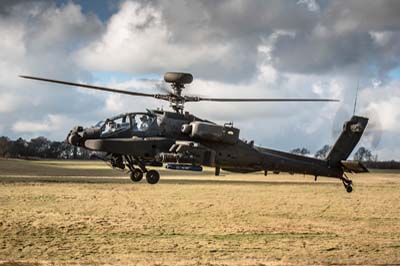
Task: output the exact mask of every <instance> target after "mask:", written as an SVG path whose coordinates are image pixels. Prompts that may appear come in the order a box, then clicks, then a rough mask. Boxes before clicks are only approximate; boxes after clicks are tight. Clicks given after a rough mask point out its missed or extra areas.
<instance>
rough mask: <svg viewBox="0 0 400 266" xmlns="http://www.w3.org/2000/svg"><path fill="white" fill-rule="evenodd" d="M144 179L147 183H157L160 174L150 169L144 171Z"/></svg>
mask: <svg viewBox="0 0 400 266" xmlns="http://www.w3.org/2000/svg"><path fill="white" fill-rule="evenodd" d="M146 180H147V183H149V184H152V185H154V184H157V183H158V181H160V174H159V173H158V172H157V171H156V170H150V171H148V172H147V173H146Z"/></svg>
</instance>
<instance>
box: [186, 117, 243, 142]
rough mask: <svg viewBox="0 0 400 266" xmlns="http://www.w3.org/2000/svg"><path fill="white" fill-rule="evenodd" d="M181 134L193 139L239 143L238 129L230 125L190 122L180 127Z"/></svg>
mask: <svg viewBox="0 0 400 266" xmlns="http://www.w3.org/2000/svg"><path fill="white" fill-rule="evenodd" d="M181 132H182V133H183V134H186V135H189V136H190V137H191V138H193V139H200V140H207V141H215V142H222V143H227V144H235V143H237V142H238V141H239V132H240V130H239V129H238V128H234V127H233V126H231V125H224V126H220V125H216V124H212V123H207V122H199V121H195V122H191V123H190V124H185V125H183V126H182V130H181Z"/></svg>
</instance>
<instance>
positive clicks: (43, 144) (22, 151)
mask: <svg viewBox="0 0 400 266" xmlns="http://www.w3.org/2000/svg"><path fill="white" fill-rule="evenodd" d="M0 157H4V158H44V159H89V158H90V152H89V151H88V150H86V149H83V148H79V147H76V146H73V145H71V144H68V143H67V142H65V141H51V140H48V139H47V138H45V137H37V138H33V139H31V140H30V141H27V140H25V139H23V138H18V139H17V140H11V139H10V138H8V137H4V136H3V137H0Z"/></svg>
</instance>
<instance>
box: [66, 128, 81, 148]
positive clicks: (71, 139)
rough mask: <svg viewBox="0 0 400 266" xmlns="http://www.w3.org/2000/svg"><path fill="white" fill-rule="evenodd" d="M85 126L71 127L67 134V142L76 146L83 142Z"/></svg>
mask: <svg viewBox="0 0 400 266" xmlns="http://www.w3.org/2000/svg"><path fill="white" fill-rule="evenodd" d="M82 135H83V127H81V126H76V127H74V128H72V129H71V131H70V132H69V134H68V136H67V142H68V143H69V144H71V145H74V146H80V145H81V143H82Z"/></svg>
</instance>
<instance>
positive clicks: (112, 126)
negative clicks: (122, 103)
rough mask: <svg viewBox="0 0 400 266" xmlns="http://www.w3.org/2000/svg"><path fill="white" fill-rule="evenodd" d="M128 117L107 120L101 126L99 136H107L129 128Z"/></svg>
mask: <svg viewBox="0 0 400 266" xmlns="http://www.w3.org/2000/svg"><path fill="white" fill-rule="evenodd" d="M130 124H131V123H130V120H129V116H128V115H124V116H120V117H117V118H114V119H107V120H106V121H105V124H104V125H103V126H102V130H101V134H109V133H114V132H117V131H122V130H125V129H129V128H130Z"/></svg>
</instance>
